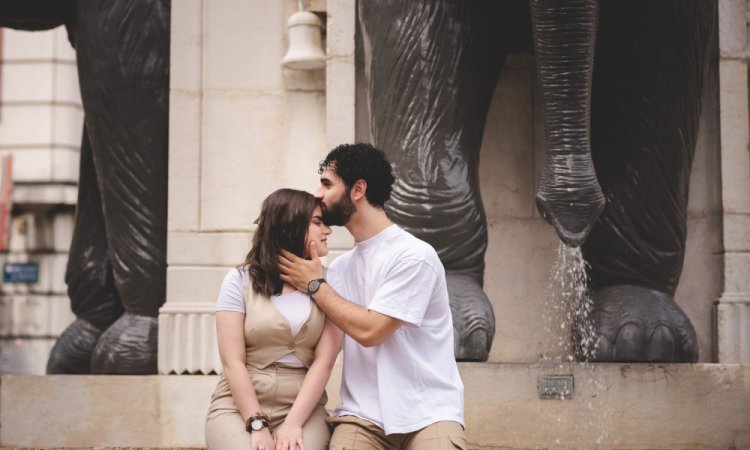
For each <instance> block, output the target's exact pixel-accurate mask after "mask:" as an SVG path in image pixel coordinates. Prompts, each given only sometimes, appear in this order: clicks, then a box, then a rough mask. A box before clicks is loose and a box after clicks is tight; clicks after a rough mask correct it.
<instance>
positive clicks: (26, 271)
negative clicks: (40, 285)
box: [3, 262, 39, 284]
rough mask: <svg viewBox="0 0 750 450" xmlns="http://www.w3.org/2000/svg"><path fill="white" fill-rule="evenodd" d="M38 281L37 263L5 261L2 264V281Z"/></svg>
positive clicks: (30, 282) (29, 282)
mask: <svg viewBox="0 0 750 450" xmlns="http://www.w3.org/2000/svg"><path fill="white" fill-rule="evenodd" d="M38 281H39V264H38V263H35V262H32V263H5V264H4V265H3V283H19V284H20V283H27V284H32V283H36V282H38Z"/></svg>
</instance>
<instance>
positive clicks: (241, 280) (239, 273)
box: [224, 266, 250, 287]
mask: <svg viewBox="0 0 750 450" xmlns="http://www.w3.org/2000/svg"><path fill="white" fill-rule="evenodd" d="M249 280H250V275H249V274H248V272H247V267H245V266H238V267H232V268H231V269H229V271H227V273H226V275H224V284H233V285H237V286H240V285H241V286H242V287H247V283H248V281H249Z"/></svg>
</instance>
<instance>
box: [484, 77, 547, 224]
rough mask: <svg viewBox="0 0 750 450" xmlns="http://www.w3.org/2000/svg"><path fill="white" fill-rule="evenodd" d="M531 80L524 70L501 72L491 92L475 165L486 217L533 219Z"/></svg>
mask: <svg viewBox="0 0 750 450" xmlns="http://www.w3.org/2000/svg"><path fill="white" fill-rule="evenodd" d="M533 77H534V74H533V72H532V71H531V70H528V69H526V70H523V69H505V70H503V72H502V73H501V74H500V77H499V79H498V83H497V86H496V88H495V93H494V95H493V98H492V103H491V104H490V109H489V112H488V114H487V123H486V125H485V130H484V137H483V138H482V149H481V153H480V158H481V164H480V165H479V179H480V186H481V191H482V198H483V201H484V208H485V211H486V213H487V216H488V217H493V218H494V217H514V218H530V217H532V216H533V208H534V189H535V186H534V185H533V183H534V167H533V163H534V158H533V156H534V155H533V150H534V142H533V140H534V139H533V135H534V132H533V125H534V123H533V108H532V105H533V103H532V100H533V89H532V86H533Z"/></svg>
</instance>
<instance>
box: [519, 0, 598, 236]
mask: <svg viewBox="0 0 750 450" xmlns="http://www.w3.org/2000/svg"><path fill="white" fill-rule="evenodd" d="M598 10H599V5H598V0H531V16H532V25H533V33H534V51H535V53H536V66H537V74H538V76H539V79H540V81H541V87H542V98H543V105H544V113H545V121H546V126H547V143H548V146H549V150H548V152H547V155H546V157H545V161H544V167H543V171H542V179H541V182H540V186H539V191H538V192H537V195H536V205H537V208H538V209H539V212H540V213H541V214H542V217H544V219H545V220H546V221H547V222H549V223H550V224H551V225H552V226H554V227H555V230H556V231H557V234H558V236H559V237H560V239H561V240H562V241H563V242H564V243H565V244H567V245H569V246H571V247H577V246H580V245H581V244H582V243H583V242H584V241H585V240H586V237H587V236H588V234H589V231H590V230H591V227H592V226H593V224H594V222H595V221H596V219H597V218H598V217H599V214H600V213H601V211H602V209H603V208H604V195H603V194H602V190H601V187H600V186H599V182H598V181H597V179H596V173H595V171H594V164H593V162H592V160H591V145H590V142H591V139H590V133H589V129H590V124H589V116H590V109H591V76H592V72H593V67H594V44H595V41H596V26H597V20H598Z"/></svg>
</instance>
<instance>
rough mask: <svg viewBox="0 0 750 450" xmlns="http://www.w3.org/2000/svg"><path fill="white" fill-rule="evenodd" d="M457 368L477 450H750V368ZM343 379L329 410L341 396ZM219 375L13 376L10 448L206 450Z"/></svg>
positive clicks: (2, 386)
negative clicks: (207, 421)
mask: <svg viewBox="0 0 750 450" xmlns="http://www.w3.org/2000/svg"><path fill="white" fill-rule="evenodd" d="M459 368H460V370H461V375H462V377H463V380H464V384H465V388H466V391H465V402H466V425H467V437H468V439H469V442H470V448H475V449H499V448H502V449H507V448H613V449H614V448H617V449H622V448H631V449H645V448H649V449H657V448H664V449H666V448H669V449H674V448H681V449H685V448H696V449H709V448H717V449H718V448H722V449H724V448H750V365H733V364H663V365H655V364H597V365H586V364H561V365H560V364H505V363H503V364H493V363H461V364H459ZM338 369H340V368H338ZM335 374H336V375H334V377H333V378H332V380H331V382H330V384H329V393H330V394H331V395H330V399H331V400H330V404H329V405H333V404H335V402H337V401H338V382H339V374H340V370H336V372H335ZM553 375H563V377H553ZM571 375H572V386H573V390H572V393H570V392H569V393H566V392H565V389H566V387H567V388H569V387H570V382H571V377H570V376H571ZM216 379H217V377H216V376H176V375H171V376H164V375H162V376H142V377H135V376H57V375H55V376H51V375H50V376H31V375H3V376H1V377H0V446H2V447H42V448H44V447H48V448H49V447H75V448H81V447H84V448H86V447H88V448H92V447H96V448H101V447H147V448H154V447H161V448H186V447H203V446H204V442H203V420H204V417H205V411H206V408H207V406H208V399H209V395H210V394H211V392H212V390H213V387H214V385H215V383H216ZM545 388H546V389H547V390H546V391H545ZM540 391H541V392H547V393H548V394H553V395H552V396H553V397H556V398H553V399H542V398H540ZM560 397H568V398H566V399H561V398H560Z"/></svg>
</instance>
